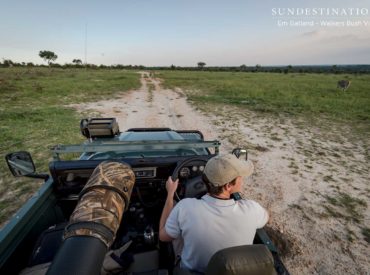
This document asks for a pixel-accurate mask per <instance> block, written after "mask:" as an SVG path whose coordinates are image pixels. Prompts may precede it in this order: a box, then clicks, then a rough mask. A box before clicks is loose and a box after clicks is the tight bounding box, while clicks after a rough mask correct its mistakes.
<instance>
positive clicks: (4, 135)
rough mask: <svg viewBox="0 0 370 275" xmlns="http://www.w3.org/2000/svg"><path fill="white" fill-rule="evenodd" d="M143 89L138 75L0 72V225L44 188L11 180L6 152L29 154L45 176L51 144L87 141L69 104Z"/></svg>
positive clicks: (29, 70) (41, 70)
mask: <svg viewBox="0 0 370 275" xmlns="http://www.w3.org/2000/svg"><path fill="white" fill-rule="evenodd" d="M139 86H140V81H139V75H138V74H137V73H135V72H134V71H123V70H84V69H55V68H52V69H50V68H3V69H1V68H0V132H1V135H0V159H1V161H0V173H1V176H0V224H1V223H2V222H4V221H5V220H6V219H7V218H8V217H9V215H10V214H11V213H14V211H15V210H17V209H18V208H19V207H20V206H21V205H22V204H23V203H24V202H25V201H26V200H27V198H28V197H29V196H30V194H32V193H33V192H34V191H35V190H37V189H38V187H39V185H40V184H41V182H40V181H39V182H37V181H36V180H29V179H27V178H14V177H12V176H11V174H10V172H9V170H8V168H7V166H6V163H5V161H4V156H5V155H6V153H8V152H10V151H19V150H27V151H29V152H31V154H32V156H33V159H34V161H35V165H36V167H37V168H38V170H39V171H40V172H43V171H44V172H46V171H47V164H48V162H49V160H50V157H51V154H50V151H49V149H48V148H49V147H50V146H52V145H56V144H59V143H70V144H71V143H77V142H80V141H82V136H81V134H80V130H79V121H80V119H81V115H80V114H77V113H76V112H75V111H74V110H73V109H72V108H70V107H68V105H69V104H73V103H82V102H91V101H97V100H99V99H102V98H108V97H112V96H114V95H115V94H116V93H117V92H124V91H127V90H129V89H133V88H137V87H139Z"/></svg>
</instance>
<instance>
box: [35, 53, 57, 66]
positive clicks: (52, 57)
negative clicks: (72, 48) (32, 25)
mask: <svg viewBox="0 0 370 275" xmlns="http://www.w3.org/2000/svg"><path fill="white" fill-rule="evenodd" d="M39 56H40V57H41V58H42V59H44V60H45V61H47V62H48V65H49V66H50V63H51V61H55V60H56V59H57V58H58V56H57V55H56V54H55V53H54V52H52V51H40V52H39Z"/></svg>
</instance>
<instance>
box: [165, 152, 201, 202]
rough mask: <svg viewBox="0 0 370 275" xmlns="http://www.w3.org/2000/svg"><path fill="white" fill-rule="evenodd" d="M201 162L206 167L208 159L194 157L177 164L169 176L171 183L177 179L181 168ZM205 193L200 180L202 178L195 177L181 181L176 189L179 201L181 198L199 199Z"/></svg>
mask: <svg viewBox="0 0 370 275" xmlns="http://www.w3.org/2000/svg"><path fill="white" fill-rule="evenodd" d="M197 161H199V162H203V163H204V165H206V163H207V161H208V158H207V157H205V156H195V157H192V158H189V159H185V160H183V161H180V162H178V163H177V166H176V168H175V170H173V173H172V175H171V178H172V180H173V181H175V180H177V179H178V178H179V172H180V171H181V169H182V168H184V167H185V166H187V165H189V164H190V163H192V162H197ZM206 192H207V188H206V185H205V184H204V182H203V180H202V176H201V175H199V176H195V177H193V178H191V179H185V180H182V181H181V182H180V183H179V186H178V188H177V194H178V197H179V199H183V198H200V197H201V196H203V195H204V194H205V193H206Z"/></svg>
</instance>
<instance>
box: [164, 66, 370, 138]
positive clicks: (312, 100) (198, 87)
mask: <svg viewBox="0 0 370 275" xmlns="http://www.w3.org/2000/svg"><path fill="white" fill-rule="evenodd" d="M157 75H158V76H159V77H161V78H163V79H164V80H165V82H164V85H165V86H166V87H168V88H173V87H181V88H184V89H185V90H187V91H188V96H189V99H190V100H192V101H195V102H198V103H199V104H204V103H207V102H212V103H222V104H233V105H238V106H241V107H245V108H248V109H250V110H254V111H259V112H263V113H266V112H267V113H273V114H282V113H285V114H288V115H305V116H307V115H310V116H312V117H316V116H320V117H323V116H327V117H329V118H330V119H335V120H344V121H352V122H357V124H356V125H357V126H363V127H365V129H366V130H367V131H369V130H370V127H369V125H370V123H369V122H370V93H369V89H370V75H351V79H352V85H351V87H350V88H349V89H348V90H347V91H346V92H343V91H341V90H339V89H337V88H336V84H337V81H338V80H340V79H343V78H345V77H347V76H345V75H335V74H278V73H232V72H187V71H160V72H159V73H157ZM358 123H359V124H360V125H358Z"/></svg>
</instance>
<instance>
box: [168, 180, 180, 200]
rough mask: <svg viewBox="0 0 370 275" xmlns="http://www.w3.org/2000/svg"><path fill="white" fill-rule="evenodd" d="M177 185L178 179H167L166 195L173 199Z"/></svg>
mask: <svg viewBox="0 0 370 275" xmlns="http://www.w3.org/2000/svg"><path fill="white" fill-rule="evenodd" d="M178 185H179V179H177V180H175V181H173V180H172V178H171V176H170V177H168V179H167V182H166V190H167V194H168V195H171V196H172V197H173V196H174V194H175V192H176V190H177V187H178Z"/></svg>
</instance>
